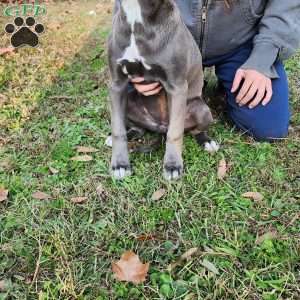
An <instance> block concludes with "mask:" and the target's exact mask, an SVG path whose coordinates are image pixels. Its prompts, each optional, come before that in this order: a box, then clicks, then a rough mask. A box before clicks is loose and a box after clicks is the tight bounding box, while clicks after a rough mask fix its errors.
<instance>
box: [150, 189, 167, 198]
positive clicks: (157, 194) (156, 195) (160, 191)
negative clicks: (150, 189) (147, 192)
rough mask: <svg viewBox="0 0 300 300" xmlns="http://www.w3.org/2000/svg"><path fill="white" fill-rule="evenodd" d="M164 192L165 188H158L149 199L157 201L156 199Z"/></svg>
mask: <svg viewBox="0 0 300 300" xmlns="http://www.w3.org/2000/svg"><path fill="white" fill-rule="evenodd" d="M165 193H166V190H165V189H159V190H157V191H156V192H154V193H153V195H152V197H151V199H152V200H154V201H157V200H159V199H161V198H162V197H163V196H164V195H165Z"/></svg>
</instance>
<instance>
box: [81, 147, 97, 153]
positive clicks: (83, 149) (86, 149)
mask: <svg viewBox="0 0 300 300" xmlns="http://www.w3.org/2000/svg"><path fill="white" fill-rule="evenodd" d="M76 150H77V152H78V153H94V152H98V151H99V150H98V149H96V148H93V147H85V146H77V147H76Z"/></svg>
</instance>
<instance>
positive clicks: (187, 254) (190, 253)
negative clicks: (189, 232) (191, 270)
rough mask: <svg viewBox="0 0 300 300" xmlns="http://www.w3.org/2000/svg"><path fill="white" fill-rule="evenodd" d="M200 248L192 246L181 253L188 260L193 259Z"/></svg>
mask: <svg viewBox="0 0 300 300" xmlns="http://www.w3.org/2000/svg"><path fill="white" fill-rule="evenodd" d="M198 250H199V249H198V248H191V249H189V250H188V251H186V252H185V253H183V254H182V255H181V259H186V260H189V259H191V257H192V256H193V255H194V254H196V253H197V252H198Z"/></svg>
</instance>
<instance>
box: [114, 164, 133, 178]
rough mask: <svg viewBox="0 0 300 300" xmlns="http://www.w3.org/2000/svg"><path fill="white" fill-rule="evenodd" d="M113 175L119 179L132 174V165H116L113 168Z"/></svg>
mask: <svg viewBox="0 0 300 300" xmlns="http://www.w3.org/2000/svg"><path fill="white" fill-rule="evenodd" d="M111 175H112V177H113V178H115V179H117V180H122V179H124V178H125V177H127V176H130V175H131V169H130V167H114V168H112V170H111Z"/></svg>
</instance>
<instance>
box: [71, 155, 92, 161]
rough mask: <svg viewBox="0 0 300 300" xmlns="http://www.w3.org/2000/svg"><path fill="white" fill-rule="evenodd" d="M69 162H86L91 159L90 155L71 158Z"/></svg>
mask: <svg viewBox="0 0 300 300" xmlns="http://www.w3.org/2000/svg"><path fill="white" fill-rule="evenodd" d="M71 160H74V161H82V162H87V161H91V160H93V157H92V156H90V155H79V156H74V157H72V158H71Z"/></svg>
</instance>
